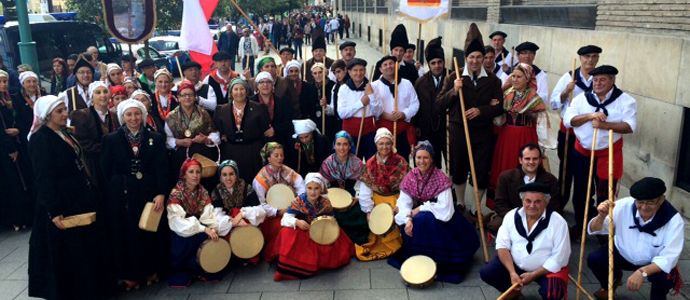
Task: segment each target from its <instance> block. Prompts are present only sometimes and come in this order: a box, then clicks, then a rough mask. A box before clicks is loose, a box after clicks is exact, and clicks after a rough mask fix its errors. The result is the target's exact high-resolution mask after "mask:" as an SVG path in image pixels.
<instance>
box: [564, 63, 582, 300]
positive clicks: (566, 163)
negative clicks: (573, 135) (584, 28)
mask: <svg viewBox="0 0 690 300" xmlns="http://www.w3.org/2000/svg"><path fill="white" fill-rule="evenodd" d="M576 66H577V59H573V72H572V73H570V74H571V77H573V78H572V80H571V81H570V82H575V68H576ZM574 94H575V89H573V90H572V91H570V97H569V98H568V107H570V104H571V103H573V95H574ZM569 145H570V130H566V131H565V145H564V146H563V170H561V178H562V185H561V197H565V181H566V180H565V170H567V169H568V168H567V166H568V149H569V148H570V147H569ZM578 296H579V293H578Z"/></svg>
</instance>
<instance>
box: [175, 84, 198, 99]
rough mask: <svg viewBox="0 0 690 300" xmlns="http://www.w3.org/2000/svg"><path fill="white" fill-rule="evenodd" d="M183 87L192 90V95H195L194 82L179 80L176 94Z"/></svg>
mask: <svg viewBox="0 0 690 300" xmlns="http://www.w3.org/2000/svg"><path fill="white" fill-rule="evenodd" d="M184 89H190V90H192V92H194V97H196V87H195V86H194V84H192V82H191V81H189V80H185V81H182V82H180V85H179V86H178V87H177V94H178V95H179V94H180V92H182V90H184Z"/></svg>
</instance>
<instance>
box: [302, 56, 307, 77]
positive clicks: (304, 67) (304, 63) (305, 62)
mask: <svg viewBox="0 0 690 300" xmlns="http://www.w3.org/2000/svg"><path fill="white" fill-rule="evenodd" d="M302 79H304V81H306V80H307V60H306V59H304V57H302Z"/></svg>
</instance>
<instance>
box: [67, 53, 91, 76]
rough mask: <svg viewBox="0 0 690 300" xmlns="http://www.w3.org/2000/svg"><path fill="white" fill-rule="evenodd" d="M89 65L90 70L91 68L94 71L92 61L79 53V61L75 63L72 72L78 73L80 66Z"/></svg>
mask: <svg viewBox="0 0 690 300" xmlns="http://www.w3.org/2000/svg"><path fill="white" fill-rule="evenodd" d="M83 67H87V68H89V70H91V73H92V74H93V73H94V69H93V66H92V65H91V63H90V62H88V61H87V60H86V58H84V57H83V56H81V55H79V58H78V59H77V63H76V64H75V65H74V69H72V74H77V70H79V68H83Z"/></svg>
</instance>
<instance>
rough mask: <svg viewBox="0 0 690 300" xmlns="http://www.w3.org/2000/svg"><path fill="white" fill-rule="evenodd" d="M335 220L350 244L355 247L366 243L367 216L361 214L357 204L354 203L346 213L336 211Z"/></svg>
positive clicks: (367, 235) (367, 230)
mask: <svg viewBox="0 0 690 300" xmlns="http://www.w3.org/2000/svg"><path fill="white" fill-rule="evenodd" d="M335 219H336V220H337V221H338V225H339V226H340V228H342V229H343V231H345V233H346V234H347V236H348V237H349V238H350V240H352V242H354V243H355V244H357V245H362V244H364V243H366V242H367V240H368V237H369V224H368V223H367V214H365V213H364V212H362V208H361V207H360V206H359V202H357V203H355V204H354V205H353V206H352V207H350V209H348V210H347V211H344V212H340V211H336V212H335Z"/></svg>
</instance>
